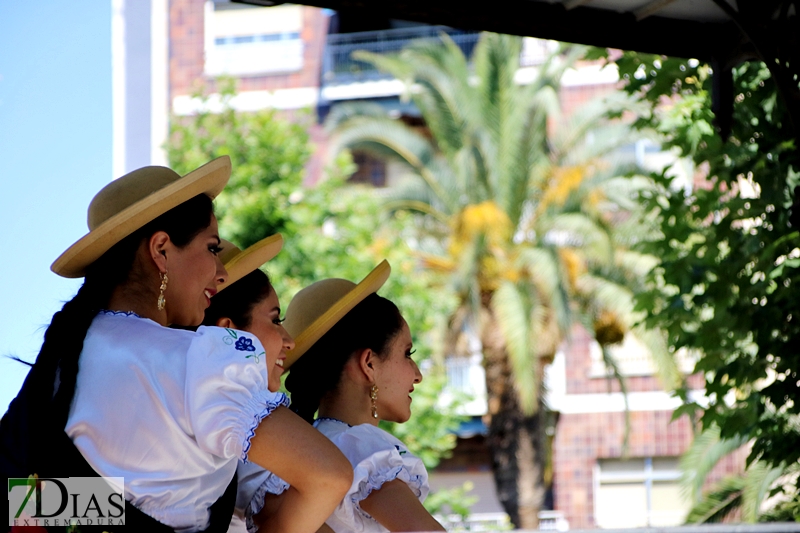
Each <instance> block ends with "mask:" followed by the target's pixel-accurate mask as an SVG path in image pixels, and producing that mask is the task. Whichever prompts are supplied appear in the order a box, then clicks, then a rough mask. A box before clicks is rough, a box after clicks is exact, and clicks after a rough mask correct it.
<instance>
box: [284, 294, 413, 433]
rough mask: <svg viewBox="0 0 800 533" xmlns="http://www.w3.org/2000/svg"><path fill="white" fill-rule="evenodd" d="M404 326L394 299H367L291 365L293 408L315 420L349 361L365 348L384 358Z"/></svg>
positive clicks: (289, 384)
mask: <svg viewBox="0 0 800 533" xmlns="http://www.w3.org/2000/svg"><path fill="white" fill-rule="evenodd" d="M402 327H403V317H402V316H401V315H400V310H399V309H397V306H396V305H395V304H394V303H393V302H391V301H390V300H387V299H386V298H383V297H382V296H378V295H377V294H370V295H369V296H367V297H366V298H364V300H363V301H361V302H360V303H359V304H358V305H356V306H355V307H354V308H353V309H352V310H351V311H350V312H349V313H347V314H346V315H345V316H344V317H343V318H342V319H341V320H339V322H337V323H336V324H335V325H334V326H333V327H332V328H331V329H330V330H329V331H328V332H327V333H326V334H325V335H323V336H322V338H320V340H318V341H317V342H315V343H314V345H313V346H311V348H309V349H308V351H307V352H306V353H304V354H303V355H302V357H300V358H299V359H298V360H297V361H296V362H295V363H294V364H293V365H292V368H291V370H290V371H289V376H288V377H287V378H286V389H287V390H288V391H289V392H290V393H291V395H292V405H291V409H292V410H293V411H294V412H295V413H297V414H298V415H299V416H301V417H302V418H303V419H305V420H306V421H307V422H309V423H310V422H312V421H313V420H314V413H316V412H317V409H319V404H320V401H321V400H322V398H323V397H324V396H325V395H326V394H327V393H329V392H331V391H333V390H336V388H337V387H338V386H339V383H340V381H341V378H342V372H343V371H344V367H345V364H347V361H348V360H349V359H350V358H351V357H352V356H353V355H354V354H355V353H357V352H359V351H360V350H362V349H364V348H369V349H371V350H372V351H373V352H375V353H376V354H377V355H378V357H380V358H383V357H385V356H386V349H387V347H388V345H389V343H390V342H391V340H392V339H393V338H394V336H395V335H397V334H398V333H399V332H400V330H401V329H402Z"/></svg>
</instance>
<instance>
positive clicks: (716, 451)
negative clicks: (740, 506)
mask: <svg viewBox="0 0 800 533" xmlns="http://www.w3.org/2000/svg"><path fill="white" fill-rule="evenodd" d="M746 442H747V439H746V438H744V437H738V438H733V439H722V438H721V437H720V429H719V426H716V425H714V426H711V427H709V428H708V429H706V430H705V431H703V432H702V433H700V435H698V436H697V437H695V439H694V441H693V442H692V445H691V446H689V449H688V450H687V451H686V452H685V453H684V454H683V456H681V459H680V463H679V468H680V470H681V481H680V483H681V486H682V487H683V491H684V493H685V494H686V496H687V497H689V498H690V499H691V501H697V500H698V498H699V495H700V492H701V490H702V488H703V485H704V484H705V482H706V479H707V478H708V475H709V474H710V473H711V470H713V468H714V467H715V466H716V465H717V463H719V461H720V460H721V459H722V458H723V457H725V456H726V455H728V454H730V453H732V452H733V451H735V450H737V449H738V448H740V447H741V446H742V445H744V444H745V443H746ZM741 487H742V486H740V489H741Z"/></svg>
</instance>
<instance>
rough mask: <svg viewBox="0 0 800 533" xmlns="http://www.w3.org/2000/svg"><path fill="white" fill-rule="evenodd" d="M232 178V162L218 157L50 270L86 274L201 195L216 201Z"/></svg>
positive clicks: (90, 236) (104, 227)
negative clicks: (152, 224) (120, 244)
mask: <svg viewBox="0 0 800 533" xmlns="http://www.w3.org/2000/svg"><path fill="white" fill-rule="evenodd" d="M230 176H231V160H230V157H228V156H223V157H218V158H217V159H214V160H213V161H210V162H209V163H206V164H205V165H203V166H202V167H200V168H198V169H196V170H193V171H192V172H190V173H188V174H186V175H185V176H183V177H182V178H180V179H178V180H176V181H174V182H172V183H170V184H169V185H167V186H166V187H164V188H162V189H159V190H157V191H155V192H154V193H153V194H150V195H148V196H147V197H145V198H144V199H142V200H140V201H138V202H136V203H135V204H133V205H131V206H130V207H127V208H126V209H123V210H122V211H120V212H119V213H117V214H116V215H114V216H113V217H111V218H109V219H108V220H106V221H105V222H103V223H102V224H100V225H99V226H98V227H96V228H95V229H94V230H92V231H90V232H89V233H87V234H86V235H84V236H83V237H81V238H80V239H79V240H78V241H77V242H76V243H75V244H73V245H72V246H70V247H69V248H68V249H67V250H66V251H65V252H64V253H63V254H61V256H59V258H58V259H56V260H55V262H54V263H53V264H52V266H51V267H50V270H52V271H53V272H55V273H56V274H58V275H59V276H63V277H65V278H80V277H83V276H84V275H86V267H88V266H89V265H91V264H92V263H93V262H95V261H97V260H98V259H99V258H100V257H101V256H102V255H103V254H104V253H106V252H107V251H108V250H109V249H110V248H111V247H112V246H114V245H115V244H117V243H118V242H119V241H121V240H122V239H124V238H125V237H127V236H128V235H130V234H131V233H133V232H134V231H136V230H138V229H139V228H141V227H143V226H144V225H145V224H147V223H148V222H150V221H152V220H155V219H156V218H158V217H159V216H161V215H163V214H164V213H166V212H167V211H169V210H170V209H172V208H174V207H177V206H179V205H180V204H182V203H183V202H185V201H187V200H190V199H192V198H194V197H195V196H197V195H198V194H206V195H208V196H209V197H210V198H211V199H212V200H213V199H214V198H216V197H217V195H218V194H219V193H220V192H222V189H224V188H225V184H226V183H228V179H229V178H230Z"/></svg>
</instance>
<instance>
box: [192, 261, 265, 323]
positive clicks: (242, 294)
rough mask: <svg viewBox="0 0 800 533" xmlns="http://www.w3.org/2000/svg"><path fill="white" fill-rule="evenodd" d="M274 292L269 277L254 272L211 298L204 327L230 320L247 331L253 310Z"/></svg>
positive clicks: (259, 272)
mask: <svg viewBox="0 0 800 533" xmlns="http://www.w3.org/2000/svg"><path fill="white" fill-rule="evenodd" d="M273 290H274V289H273V288H272V283H271V282H270V280H269V276H267V274H266V273H265V272H262V271H261V270H254V271H253V272H250V273H249V274H247V275H246V276H243V277H242V278H241V279H240V280H238V281H236V282H235V283H232V284H230V285H229V286H228V287H226V288H225V290H224V291H222V292H220V293H218V294H216V295H214V297H213V298H211V306H210V307H209V308H208V309H206V316H205V318H204V319H203V325H204V326H216V325H217V321H218V320H219V319H221V318H229V319H231V322H233V323H234V324H235V325H236V327H237V328H239V329H247V328H249V327H250V323H251V322H252V320H253V308H254V307H255V306H256V305H258V304H259V303H260V302H262V301H263V300H264V299H265V298H266V297H267V296H269V295H270V293H271V292H272V291H273Z"/></svg>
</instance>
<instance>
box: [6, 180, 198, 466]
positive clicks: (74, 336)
mask: <svg viewBox="0 0 800 533" xmlns="http://www.w3.org/2000/svg"><path fill="white" fill-rule="evenodd" d="M212 215H213V207H212V204H211V199H210V198H209V197H208V196H206V195H205V194H200V195H198V196H195V197H194V198H192V199H190V200H188V201H186V202H184V203H182V204H181V205H179V206H177V207H175V208H173V209H171V210H170V211H167V212H166V213H164V214H163V215H161V216H159V217H158V218H156V219H155V220H153V221H152V222H150V223H148V224H147V225H145V226H144V227H142V228H140V229H139V230H137V231H136V232H134V233H132V234H131V235H129V236H127V237H125V238H124V239H122V240H121V241H120V242H118V243H117V244H115V245H114V246H113V247H112V248H110V249H109V250H108V251H107V252H106V253H105V254H103V256H102V257H100V258H99V259H98V260H96V261H95V262H94V263H92V264H91V265H90V266H89V267H88V268H87V269H86V278H85V280H84V283H83V285H82V286H81V288H80V290H78V293H77V294H76V295H75V296H74V297H73V298H72V299H71V300H70V301H68V302H67V303H65V304H64V307H62V308H61V310H60V311H58V312H57V313H56V314H55V315H53V319H52V320H51V321H50V325H49V326H48V328H47V330H46V331H45V333H44V343H43V344H42V348H41V350H40V351H39V355H38V356H37V358H36V362H35V363H34V365H33V367H32V368H31V371H30V372H29V374H28V377H27V378H26V379H25V383H24V385H23V387H22V390H21V391H20V394H19V395H18V396H17V398H16V399H15V400H14V401H13V402H12V404H11V405H10V406H9V411H8V413H7V414H6V416H4V417H3V421H2V422H3V425H5V426H6V427H4V428H3V430H4V433H9V432H14V431H15V430H14V428H13V427H9V424H13V425H17V424H22V425H25V426H27V428H29V429H28V431H27V432H26V433H27V435H26V436H25V437H22V436H20V437H21V438H23V440H22V443H21V445H25V441H27V446H28V449H27V450H12V451H13V453H20V454H27V456H28V458H29V459H31V460H36V456H37V454H47V453H48V451H47V443H46V442H41V441H43V440H46V438H43V435H47V434H48V432H58V431H62V430H63V429H64V427H65V426H66V422H67V417H68V415H69V410H70V405H71V404H72V399H73V397H74V395H75V381H76V379H77V375H78V367H79V358H80V354H81V351H82V350H83V341H84V339H85V337H86V332H87V331H88V329H89V326H90V325H91V323H92V320H94V317H95V316H96V315H97V313H98V311H100V310H101V309H104V308H105V307H107V306H108V302H109V300H110V298H111V294H112V292H113V290H114V289H115V288H116V287H117V286H119V285H120V284H122V283H124V282H126V281H127V280H128V279H129V278H130V276H131V274H132V267H133V264H134V259H135V257H136V251H137V250H138V248H139V246H140V245H141V243H142V241H143V240H145V239H147V238H149V237H150V236H151V235H153V234H154V233H155V232H157V231H165V232H166V233H167V234H168V235H169V237H170V240H171V241H172V242H173V243H175V245H176V246H178V247H184V246H186V245H187V244H189V242H191V241H192V239H194V238H195V237H196V236H197V235H198V234H199V233H200V232H202V231H203V230H204V229H206V228H208V226H209V225H210V224H211V219H212ZM15 404H16V405H15ZM12 420H14V421H15V422H12ZM4 439H5V435H4ZM15 462H16V463H17V464H19V463H26V462H27V461H26V460H25V459H22V460H21V461H15ZM30 466H32V465H28V467H30ZM29 473H32V472H29Z"/></svg>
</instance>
